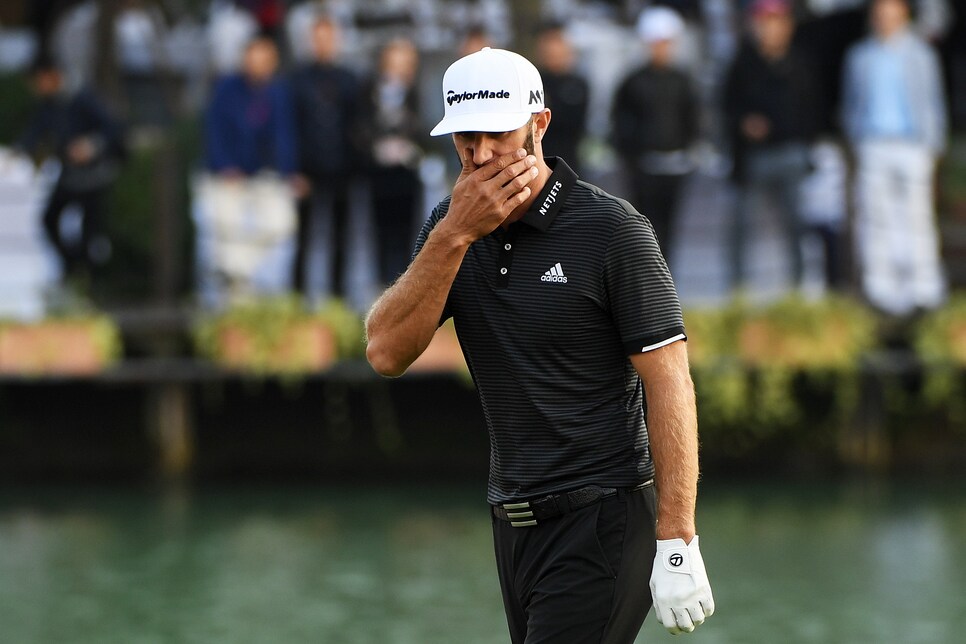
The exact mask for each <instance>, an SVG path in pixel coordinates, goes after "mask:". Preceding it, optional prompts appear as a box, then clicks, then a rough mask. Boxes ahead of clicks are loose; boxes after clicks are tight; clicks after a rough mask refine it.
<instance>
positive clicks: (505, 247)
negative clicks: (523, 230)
mask: <svg viewBox="0 0 966 644" xmlns="http://www.w3.org/2000/svg"><path fill="white" fill-rule="evenodd" d="M511 248H513V246H512V245H511V244H506V245H504V246H503V250H510V249H511Z"/></svg>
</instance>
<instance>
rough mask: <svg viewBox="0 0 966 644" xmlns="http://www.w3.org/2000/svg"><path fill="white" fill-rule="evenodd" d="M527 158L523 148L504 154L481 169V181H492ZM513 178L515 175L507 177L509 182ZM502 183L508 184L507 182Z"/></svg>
mask: <svg viewBox="0 0 966 644" xmlns="http://www.w3.org/2000/svg"><path fill="white" fill-rule="evenodd" d="M526 156H527V151H526V150H524V149H523V148H519V149H517V150H514V151H513V152H510V153H509V154H504V155H503V156H502V157H497V158H496V159H494V160H493V161H491V162H490V163H487V164H486V165H484V166H482V167H480V168H479V171H480V179H482V180H483V181H489V180H490V179H492V178H493V177H495V176H496V175H498V174H500V173H501V172H503V171H505V170H508V169H509V168H510V167H511V166H513V165H514V164H516V163H517V162H518V161H522V160H523V159H525V158H526ZM470 162H471V163H472V158H471V159H470ZM521 171H522V168H521ZM513 176H514V175H509V176H507V177H506V178H507V181H509V180H510V179H512V178H513ZM502 183H506V181H504V182H502Z"/></svg>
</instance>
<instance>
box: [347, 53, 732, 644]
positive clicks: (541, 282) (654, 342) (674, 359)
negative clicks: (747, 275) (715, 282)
mask: <svg viewBox="0 0 966 644" xmlns="http://www.w3.org/2000/svg"><path fill="white" fill-rule="evenodd" d="M442 89H443V92H442V93H443V101H444V109H445V113H444V116H443V119H442V120H441V121H440V122H439V124H438V125H436V127H435V128H433V130H432V132H431V134H433V135H436V136H441V135H450V136H451V137H452V140H453V143H454V146H455V148H456V152H457V153H458V154H459V156H460V158H461V159H462V163H463V169H462V172H461V173H460V175H459V177H458V178H457V180H456V183H455V185H454V187H453V192H452V194H451V195H450V196H449V197H446V198H445V199H443V200H442V201H441V202H440V203H439V204H438V205H437V206H436V207H435V209H434V210H433V212H432V214H431V215H430V217H429V219H428V220H427V221H426V223H425V225H424V226H423V228H422V231H421V232H420V235H419V237H418V239H417V242H416V249H415V253H414V256H413V260H412V263H411V264H410V266H409V268H408V269H407V271H406V272H405V273H404V274H403V275H402V276H401V277H400V278H399V279H398V280H397V281H396V282H395V283H394V284H393V285H392V286H391V287H389V289H387V290H386V292H385V293H383V295H382V296H381V297H380V298H379V299H378V300H377V301H376V303H375V304H374V305H373V307H372V309H371V310H370V312H369V315H368V316H367V319H366V331H367V337H368V346H367V349H366V355H367V358H368V359H369V362H370V363H371V365H372V367H373V368H374V369H375V370H376V371H377V372H378V373H380V374H383V375H386V376H398V375H401V374H402V373H404V372H405V371H406V369H407V368H408V367H409V365H410V364H411V363H412V362H413V361H414V360H415V359H416V358H417V357H418V356H419V355H420V354H421V353H422V352H423V350H424V349H425V348H426V347H427V345H428V344H429V342H430V341H431V340H432V338H433V335H434V333H435V331H436V329H437V328H438V326H439V325H440V324H441V323H442V322H443V321H444V320H446V319H448V318H450V317H452V318H453V320H454V322H455V326H456V331H457V334H458V337H459V341H460V344H461V346H462V348H463V353H464V356H465V357H466V362H467V365H468V366H469V370H470V373H471V374H472V377H473V380H474V382H475V384H476V386H477V389H478V392H479V395H480V400H481V402H482V405H483V411H484V415H485V417H486V422H487V428H488V432H489V438H490V448H491V450H490V475H489V482H488V486H487V500H488V501H489V503H490V505H491V512H492V522H493V541H494V549H495V553H496V561H497V569H498V573H499V578H500V585H501V589H502V593H503V600H504V607H505V610H506V616H507V622H508V625H509V630H510V636H511V640H512V641H513V642H524V641H528V642H535V641H541V642H551V641H552V642H567V643H579V642H613V643H616V642H633V641H634V639H635V637H636V636H637V633H638V632H639V630H640V627H641V625H642V623H643V621H644V618H645V617H646V615H647V613H648V611H649V610H650V606H651V605H652V600H653V605H654V608H655V612H656V614H657V618H658V620H659V621H660V622H661V623H662V624H663V625H664V626H665V627H666V628H667V629H668V630H670V631H671V632H673V633H679V632H690V631H692V630H693V629H694V628H695V626H697V625H699V624H701V623H703V622H704V620H705V619H706V618H707V617H708V616H709V615H711V614H712V612H713V611H714V600H713V598H712V594H711V588H710V585H709V583H708V577H707V574H706V572H705V567H704V563H703V560H702V558H701V552H700V549H699V547H698V536H697V534H696V528H695V521H694V509H695V500H696V495H697V479H698V441H697V420H696V414H695V403H694V389H693V385H692V382H691V378H690V375H689V371H688V360H687V352H686V348H685V343H684V341H685V340H686V336H685V331H684V324H683V320H682V315H681V307H680V304H679V302H678V297H677V294H676V292H675V287H674V283H673V281H672V279H671V275H670V273H669V271H668V268H667V264H666V263H665V261H664V258H663V256H662V254H661V250H660V246H659V245H658V242H657V240H656V238H655V236H654V230H653V228H652V226H651V224H650V222H649V221H648V220H647V218H646V217H644V216H643V215H641V214H640V213H639V212H638V211H637V210H635V208H634V207H633V206H632V205H631V204H630V203H628V202H627V201H625V200H623V199H619V198H616V197H613V196H611V195H609V194H607V193H606V192H604V191H603V190H601V189H600V188H597V187H596V186H593V185H591V184H588V183H585V182H583V181H580V180H579V179H578V178H577V176H576V174H575V173H574V172H573V171H572V170H571V169H570V167H569V166H568V165H567V163H566V162H565V161H564V160H563V159H561V158H553V157H544V155H543V148H542V143H543V138H544V136H545V134H546V132H547V129H548V127H549V126H550V123H551V113H550V110H548V109H547V108H546V106H545V98H546V97H545V96H544V88H543V84H542V82H541V79H540V75H539V73H538V72H537V70H536V68H535V67H534V66H533V65H532V64H531V63H530V62H529V61H528V60H526V59H525V58H523V57H522V56H520V55H518V54H515V53H513V52H509V51H505V50H500V49H489V48H484V49H483V50H481V51H479V52H476V53H473V54H470V55H468V56H465V57H464V58H461V59H459V60H457V61H456V62H455V63H453V64H452V65H451V66H450V67H449V69H447V71H446V73H445V74H444V76H443V88H442ZM645 400H646V405H645ZM645 420H646V421H647V422H646V423H645ZM648 579H650V584H648Z"/></svg>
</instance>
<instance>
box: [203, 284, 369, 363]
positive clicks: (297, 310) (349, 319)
mask: <svg viewBox="0 0 966 644" xmlns="http://www.w3.org/2000/svg"><path fill="white" fill-rule="evenodd" d="M313 323H318V324H321V325H323V326H324V327H325V328H327V329H328V330H330V331H331V333H332V336H333V340H334V343H335V356H334V357H335V359H347V358H355V357H359V356H360V355H362V353H363V352H364V350H365V344H364V342H363V335H364V332H363V325H362V319H361V318H360V317H359V316H358V315H357V314H356V313H355V312H354V311H352V310H351V309H349V308H348V307H347V306H346V305H345V304H343V303H342V302H341V301H338V300H330V301H329V302H327V303H326V304H324V305H322V306H321V307H319V308H315V309H310V308H307V307H306V306H305V305H304V304H303V302H302V300H301V298H299V297H297V296H280V297H266V298H259V299H254V300H251V301H248V302H244V303H239V304H236V305H233V306H230V307H229V308H227V309H226V310H224V311H222V312H221V313H217V314H213V315H208V316H205V317H204V318H202V319H201V320H200V321H199V322H198V323H197V324H196V325H195V329H194V340H195V347H196V350H197V352H198V353H199V354H200V355H202V356H204V357H206V358H208V359H210V360H213V361H214V362H216V363H219V364H223V365H224V364H229V363H232V364H233V366H237V364H234V361H235V358H234V357H232V356H230V355H228V351H229V350H230V348H229V347H227V346H226V335H225V334H226V333H231V332H240V333H241V334H243V335H244V336H245V341H246V343H248V344H249V345H250V351H249V352H248V355H247V356H246V357H245V358H244V361H245V364H244V370H245V371H250V372H252V373H256V374H282V375H299V374H302V373H305V372H306V370H307V367H306V365H309V364H311V363H312V360H313V356H311V355H308V354H309V353H311V352H312V351H314V347H312V346H309V345H308V344H307V343H306V342H305V340H304V338H303V337H301V336H297V335H295V334H293V330H299V329H304V328H305V325H306V324H313ZM293 342H294V343H295V344H294V345H292V344H291V343H293ZM283 352H288V353H287V354H286V355H287V358H286V359H279V358H280V356H281V354H282V353H283ZM308 369H310V368H308Z"/></svg>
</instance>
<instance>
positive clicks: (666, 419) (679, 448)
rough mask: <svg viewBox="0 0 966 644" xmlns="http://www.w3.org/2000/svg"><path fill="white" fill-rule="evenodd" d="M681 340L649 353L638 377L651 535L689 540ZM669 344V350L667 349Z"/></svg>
mask: <svg viewBox="0 0 966 644" xmlns="http://www.w3.org/2000/svg"><path fill="white" fill-rule="evenodd" d="M685 346H686V345H685V344H684V343H683V342H677V343H675V344H673V345H671V346H669V347H665V348H664V349H661V350H659V351H658V352H654V353H655V354H657V353H659V352H660V354H661V355H659V356H654V357H653V358H652V360H653V361H655V362H656V368H652V369H651V370H650V371H649V372H648V373H647V374H646V376H647V377H646V378H645V381H644V385H645V391H646V393H647V410H648V413H647V426H648V436H649V439H650V448H651V456H652V458H653V460H654V478H655V486H656V488H657V500H658V508H657V537H658V539H673V538H676V537H680V538H682V539H684V540H685V542H690V541H691V538H692V537H693V536H694V534H695V532H696V528H695V522H694V509H695V503H696V500H697V488H698V423H697V410H696V408H695V400H694V385H693V383H692V381H691V375H690V372H689V370H688V365H687V351H686V348H685ZM668 349H670V351H668Z"/></svg>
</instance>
